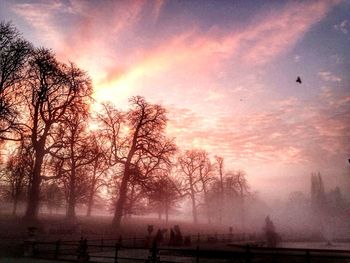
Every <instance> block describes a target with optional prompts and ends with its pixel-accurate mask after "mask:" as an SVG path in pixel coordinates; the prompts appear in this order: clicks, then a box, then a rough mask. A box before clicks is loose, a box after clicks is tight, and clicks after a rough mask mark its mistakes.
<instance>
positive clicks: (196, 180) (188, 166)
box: [178, 150, 202, 223]
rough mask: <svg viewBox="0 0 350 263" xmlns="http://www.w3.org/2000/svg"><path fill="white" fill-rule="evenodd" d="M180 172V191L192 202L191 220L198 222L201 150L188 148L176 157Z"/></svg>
mask: <svg viewBox="0 0 350 263" xmlns="http://www.w3.org/2000/svg"><path fill="white" fill-rule="evenodd" d="M178 164H179V168H180V172H181V173H182V174H183V182H182V186H181V191H182V192H183V195H185V196H188V197H189V198H190V200H191V204H192V216H193V222H194V223H197V222H198V212H197V206H198V202H197V201H198V198H199V197H198V194H199V193H200V192H201V191H202V189H201V187H200V182H201V178H200V174H199V170H200V168H201V166H202V152H201V151H200V150H188V151H186V152H184V153H182V154H180V155H179V157H178Z"/></svg>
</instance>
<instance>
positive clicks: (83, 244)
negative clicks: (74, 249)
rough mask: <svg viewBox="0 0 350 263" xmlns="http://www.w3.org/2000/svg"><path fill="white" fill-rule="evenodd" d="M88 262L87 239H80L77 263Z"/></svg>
mask: <svg viewBox="0 0 350 263" xmlns="http://www.w3.org/2000/svg"><path fill="white" fill-rule="evenodd" d="M88 260H89V254H88V244H87V239H86V238H85V239H83V238H81V239H80V241H79V249H78V262H85V261H88Z"/></svg>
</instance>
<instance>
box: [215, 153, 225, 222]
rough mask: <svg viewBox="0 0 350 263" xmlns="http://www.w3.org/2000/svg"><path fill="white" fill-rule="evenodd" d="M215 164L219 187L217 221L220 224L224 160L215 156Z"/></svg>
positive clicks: (222, 202)
mask: <svg viewBox="0 0 350 263" xmlns="http://www.w3.org/2000/svg"><path fill="white" fill-rule="evenodd" d="M215 160H216V164H217V167H218V171H219V185H220V192H219V198H220V202H219V204H220V205H219V207H218V210H219V221H220V223H221V221H222V214H223V207H222V205H223V204H224V158H223V157H221V156H215Z"/></svg>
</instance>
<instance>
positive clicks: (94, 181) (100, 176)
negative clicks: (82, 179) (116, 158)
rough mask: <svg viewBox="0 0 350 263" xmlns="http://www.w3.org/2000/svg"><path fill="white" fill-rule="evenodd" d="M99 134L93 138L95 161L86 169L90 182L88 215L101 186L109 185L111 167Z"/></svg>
mask: <svg viewBox="0 0 350 263" xmlns="http://www.w3.org/2000/svg"><path fill="white" fill-rule="evenodd" d="M97 136H98V134H95V135H94V136H93V137H92V138H91V144H92V149H91V150H92V157H93V161H92V162H91V163H90V164H89V165H88V166H87V169H86V171H87V181H88V184H89V186H88V187H89V188H88V198H87V212H86V215H87V216H91V212H92V207H93V205H94V199H95V197H96V195H97V194H98V192H99V190H100V188H101V187H103V186H107V185H108V178H107V172H108V169H109V164H108V162H107V159H106V156H105V153H104V152H103V149H102V146H101V141H100V140H99V139H98V138H97Z"/></svg>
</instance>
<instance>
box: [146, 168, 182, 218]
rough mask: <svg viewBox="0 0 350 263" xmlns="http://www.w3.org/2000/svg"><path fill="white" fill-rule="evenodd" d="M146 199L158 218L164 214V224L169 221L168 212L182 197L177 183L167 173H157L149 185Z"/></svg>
mask: <svg viewBox="0 0 350 263" xmlns="http://www.w3.org/2000/svg"><path fill="white" fill-rule="evenodd" d="M148 197H149V202H150V206H151V207H153V208H155V209H156V211H157V212H158V215H159V218H160V219H161V215H162V214H163V213H164V214H165V223H166V224H168V221H169V211H170V210H171V209H172V208H173V207H175V206H176V204H177V202H178V201H179V200H180V198H181V197H182V195H181V193H180V191H179V183H178V182H177V181H176V180H175V178H172V177H170V175H169V172H168V171H158V172H157V175H156V176H155V178H153V180H152V181H151V182H150V183H149V190H148Z"/></svg>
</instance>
